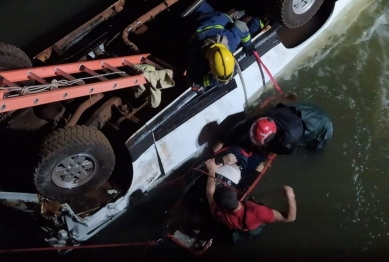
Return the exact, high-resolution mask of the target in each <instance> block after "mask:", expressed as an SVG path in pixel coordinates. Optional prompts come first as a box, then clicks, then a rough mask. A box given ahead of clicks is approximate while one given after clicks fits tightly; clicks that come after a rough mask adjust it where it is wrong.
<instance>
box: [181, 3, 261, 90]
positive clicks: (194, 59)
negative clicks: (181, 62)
mask: <svg viewBox="0 0 389 262" xmlns="http://www.w3.org/2000/svg"><path fill="white" fill-rule="evenodd" d="M194 15H195V16H197V17H198V18H197V25H196V27H197V30H196V32H195V34H194V36H193V38H192V42H191V51H190V54H189V64H188V68H187V79H188V82H189V84H190V85H191V86H192V85H193V84H195V85H200V86H202V87H211V86H215V85H218V84H219V83H218V81H217V80H216V79H215V78H214V77H213V76H212V74H211V72H210V67H209V64H208V60H207V59H206V57H205V51H204V47H203V46H204V42H205V41H206V40H207V39H210V38H214V37H216V36H217V35H219V36H220V37H225V38H226V40H227V41H228V49H229V50H230V51H231V52H232V53H233V52H235V51H236V50H237V49H238V47H239V45H242V46H243V47H244V46H248V45H251V44H252V43H251V36H250V33H256V32H257V31H258V28H260V27H261V23H260V21H259V19H252V22H251V21H250V22H251V23H250V28H251V29H252V30H257V31H249V28H248V27H247V26H246V25H245V24H244V23H243V22H241V21H237V22H234V21H233V20H232V19H231V18H230V17H229V16H228V15H227V14H224V13H221V12H215V11H214V10H213V8H212V7H211V6H210V5H209V4H208V3H207V2H206V1H203V2H202V3H201V4H200V5H199V7H198V8H197V9H196V10H195V11H194ZM235 72H236V68H235Z"/></svg>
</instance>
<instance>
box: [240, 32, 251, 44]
mask: <svg viewBox="0 0 389 262" xmlns="http://www.w3.org/2000/svg"><path fill="white" fill-rule="evenodd" d="M250 39H251V37H250V34H249V35H248V36H246V37H245V38H243V39H242V40H240V41H241V42H242V43H246V42H248V41H249V40H250Z"/></svg>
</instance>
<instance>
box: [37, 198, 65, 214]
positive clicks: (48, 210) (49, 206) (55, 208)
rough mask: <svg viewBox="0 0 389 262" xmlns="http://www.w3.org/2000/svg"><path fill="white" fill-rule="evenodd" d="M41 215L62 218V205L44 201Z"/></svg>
mask: <svg viewBox="0 0 389 262" xmlns="http://www.w3.org/2000/svg"><path fill="white" fill-rule="evenodd" d="M41 214H45V215H49V216H55V217H59V216H61V214H62V212H61V204H60V203H58V202H55V201H50V200H47V199H44V200H42V204H41Z"/></svg>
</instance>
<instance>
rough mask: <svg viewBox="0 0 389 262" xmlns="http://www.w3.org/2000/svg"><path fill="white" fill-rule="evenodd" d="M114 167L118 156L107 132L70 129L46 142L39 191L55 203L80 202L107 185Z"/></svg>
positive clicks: (38, 171) (36, 178)
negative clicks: (78, 200)
mask: <svg viewBox="0 0 389 262" xmlns="http://www.w3.org/2000/svg"><path fill="white" fill-rule="evenodd" d="M114 166H115V154H114V151H113V149H112V147H111V144H110V143H109V141H108V139H107V138H106V137H105V136H104V134H103V133H101V132H100V131H99V130H96V129H93V128H90V127H87V126H66V127H64V128H60V129H58V130H55V131H53V132H52V133H51V134H50V135H48V136H47V137H46V138H45V140H44V142H43V143H42V147H41V148H40V159H39V161H38V164H37V166H36V168H35V174H34V182H35V186H36V189H37V190H38V192H39V193H40V194H42V195H43V196H45V197H47V198H50V199H52V200H56V201H62V200H69V199H77V198H81V197H83V196H85V195H86V194H87V193H89V192H91V191H93V190H95V189H97V188H99V187H100V186H101V185H102V184H104V182H105V181H107V179H108V178H109V177H110V175H111V173H112V171H113V169H114Z"/></svg>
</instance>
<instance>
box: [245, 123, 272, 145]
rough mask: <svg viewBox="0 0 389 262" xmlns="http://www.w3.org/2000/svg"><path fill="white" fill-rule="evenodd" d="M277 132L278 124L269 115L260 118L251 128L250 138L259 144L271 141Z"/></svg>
mask: <svg viewBox="0 0 389 262" xmlns="http://www.w3.org/2000/svg"><path fill="white" fill-rule="evenodd" d="M276 132H277V126H276V123H275V122H274V120H273V119H271V118H269V117H261V118H258V119H257V120H256V121H255V122H254V124H253V125H252V126H251V129H250V139H251V142H252V143H253V144H256V145H258V146H260V145H264V144H266V143H268V142H270V141H271V140H272V139H273V137H274V136H275V134H276Z"/></svg>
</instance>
